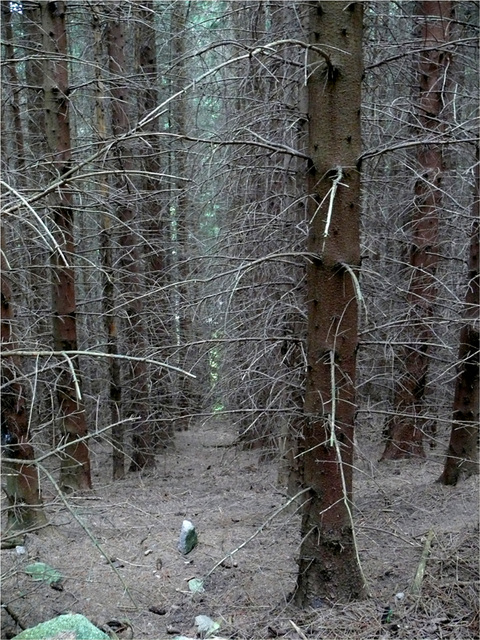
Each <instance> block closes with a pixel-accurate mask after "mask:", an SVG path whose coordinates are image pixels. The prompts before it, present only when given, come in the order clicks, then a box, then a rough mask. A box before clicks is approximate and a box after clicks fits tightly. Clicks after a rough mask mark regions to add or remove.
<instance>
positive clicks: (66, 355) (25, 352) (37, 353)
mask: <svg viewBox="0 0 480 640" xmlns="http://www.w3.org/2000/svg"><path fill="white" fill-rule="evenodd" d="M13 355H16V356H38V357H46V358H48V357H50V356H63V357H64V358H65V359H66V360H67V361H69V360H70V356H93V357H94V358H116V359H117V360H128V361H130V362H132V361H133V362H148V363H149V364H154V365H156V366H157V367H163V368H164V369H171V370H172V371H177V372H178V373H181V374H182V375H184V376H187V377H188V378H196V376H195V375H194V374H193V373H190V372H189V371H185V369H181V368H180V367H175V366H173V365H172V364H167V363H166V362H160V361H159V360H154V359H153V358H137V357H135V356H125V355H122V354H113V353H105V352H103V351H76V350H72V351H35V350H31V351H29V350H25V349H13V350H11V351H2V352H0V357H3V358H7V357H9V356H13Z"/></svg>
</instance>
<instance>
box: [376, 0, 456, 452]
mask: <svg viewBox="0 0 480 640" xmlns="http://www.w3.org/2000/svg"><path fill="white" fill-rule="evenodd" d="M419 4H420V15H421V18H422V20H423V22H422V45H423V48H424V50H423V51H422V52H421V53H420V60H419V80H420V97H419V105H418V107H419V108H418V115H417V122H418V124H419V131H418V135H419V136H420V137H426V136H427V135H430V136H431V137H434V136H435V135H438V134H439V133H441V132H442V131H443V128H444V126H443V122H442V117H441V116H442V111H443V108H444V97H445V78H446V73H447V69H448V66H449V54H448V52H446V51H445V49H442V48H435V47H436V46H437V45H440V46H441V45H442V44H444V43H445V42H448V38H449V31H450V16H451V11H452V7H451V2H448V1H443V2H438V1H437V0H424V1H423V2H421V3H419ZM417 163H418V178H417V181H416V183H415V194H414V207H413V212H412V244H411V249H410V261H409V264H410V268H411V277H410V288H409V291H408V295H407V304H408V305H409V309H410V310H409V317H408V323H409V331H410V338H409V342H410V344H408V345H407V346H406V347H405V348H404V350H403V353H402V354H401V355H400V357H399V362H400V363H401V366H403V374H402V375H401V378H400V380H399V382H398V384H397V386H396V389H395V394H394V403H393V404H394V406H393V415H392V417H391V419H390V420H389V421H388V424H387V444H386V447H385V451H384V453H383V456H382V458H383V459H384V460H387V459H388V460H392V459H400V458H409V457H411V456H424V455H425V452H424V449H423V428H424V425H425V419H424V418H422V405H423V401H424V396H425V392H426V388H427V376H428V368H429V359H430V346H429V345H430V344H431V343H432V342H433V340H434V338H435V334H434V331H433V328H432V320H431V319H432V316H433V312H434V304H435V300H436V297H437V287H436V270H437V264H438V255H439V251H438V246H437V245H438V228H439V219H440V212H441V206H442V176H443V172H444V162H443V154H442V147H441V146H440V145H435V144H425V145H422V146H420V147H419V150H418V154H417Z"/></svg>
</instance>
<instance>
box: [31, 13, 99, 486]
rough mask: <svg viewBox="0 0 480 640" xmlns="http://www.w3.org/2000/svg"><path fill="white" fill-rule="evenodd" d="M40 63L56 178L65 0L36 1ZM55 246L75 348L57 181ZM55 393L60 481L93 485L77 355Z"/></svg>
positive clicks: (63, 165) (60, 346)
mask: <svg viewBox="0 0 480 640" xmlns="http://www.w3.org/2000/svg"><path fill="white" fill-rule="evenodd" d="M40 6H41V15H42V28H43V48H44V53H45V68H44V87H43V88H44V107H45V127H46V139H47V148H48V151H49V154H50V171H51V178H52V179H57V178H58V177H59V176H61V175H63V174H64V173H65V172H66V171H68V169H69V168H70V163H71V147H72V144H71V135H70V121H69V102H70V101H69V98H68V95H69V91H70V88H69V84H68V63H67V34H66V27H65V3H64V2H62V1H58V2H41V3H40ZM50 204H51V211H52V214H53V216H52V217H53V224H54V236H55V239H56V243H57V249H56V251H55V252H54V254H53V256H52V276H53V278H52V279H53V286H52V291H53V342H54V349H55V350H56V351H75V350H77V348H78V347H77V323H76V299H75V272H74V264H73V261H74V256H75V241H74V235H73V231H74V208H73V193H72V191H71V189H70V188H69V187H68V186H65V185H61V184H60V185H59V186H58V189H57V190H56V193H55V194H53V195H52V198H51V203H50ZM56 391H57V399H58V404H59V411H60V417H61V422H62V442H61V444H62V445H66V447H65V448H64V449H63V450H62V453H61V467H60V487H61V489H62V490H64V491H74V490H82V489H89V488H91V486H92V483H91V474H90V459H89V452H88V446H87V443H86V441H85V440H80V441H79V438H83V437H84V436H86V435H87V423H86V417H85V409H84V406H83V400H82V397H81V380H80V368H79V363H78V357H75V356H73V357H71V356H69V364H63V365H62V369H61V372H60V374H59V376H58V378H57V385H56Z"/></svg>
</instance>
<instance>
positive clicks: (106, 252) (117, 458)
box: [92, 5, 125, 480]
mask: <svg viewBox="0 0 480 640" xmlns="http://www.w3.org/2000/svg"><path fill="white" fill-rule="evenodd" d="M102 12H103V11H102V6H101V5H99V6H98V5H97V6H96V7H94V8H93V14H92V31H93V38H94V55H95V62H96V64H95V79H96V82H97V86H96V96H95V121H96V126H97V134H98V137H99V139H100V140H106V139H107V123H106V116H105V99H104V97H105V84H104V81H103V65H102V62H103V53H104V43H103V41H102V29H103V26H104V23H103V21H102V19H101V14H102ZM97 181H98V184H99V196H100V200H101V203H102V205H103V206H102V208H103V211H102V212H101V231H100V259H101V264H102V275H103V297H102V305H103V318H104V322H103V324H104V328H105V333H106V342H107V345H106V346H107V353H108V354H109V355H112V356H115V355H117V354H118V318H117V315H116V313H115V312H114V306H115V272H114V269H113V253H114V247H113V240H112V235H113V225H112V216H111V213H110V211H108V201H109V193H110V187H109V184H108V177H107V176H106V175H99V176H98V178H97ZM108 373H109V378H108V403H109V409H110V420H111V424H112V426H111V431H110V438H111V443H112V477H113V479H114V480H118V479H120V478H123V477H124V476H125V426H124V424H123V422H122V421H121V406H122V404H121V403H122V383H121V368H120V361H119V360H118V358H114V357H113V358H109V359H108Z"/></svg>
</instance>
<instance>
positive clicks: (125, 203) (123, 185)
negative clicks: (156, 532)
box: [106, 2, 155, 471]
mask: <svg viewBox="0 0 480 640" xmlns="http://www.w3.org/2000/svg"><path fill="white" fill-rule="evenodd" d="M122 5H123V3H121V2H116V3H111V4H109V5H106V8H107V9H108V13H109V19H108V23H107V50H108V58H109V71H110V73H111V74H112V78H113V81H112V89H111V97H112V101H111V110H112V111H111V113H112V132H113V135H114V136H115V137H121V136H122V135H123V134H125V133H126V132H127V131H128V130H129V121H128V115H127V111H126V108H127V102H126V95H125V93H126V91H127V89H126V87H125V81H124V75H125V53H124V45H125V33H124V29H123V21H122ZM115 151H116V154H117V164H118V167H119V168H120V169H121V170H122V171H121V172H119V174H118V177H117V178H116V179H115V184H113V185H112V186H113V187H114V189H115V191H114V192H113V191H112V199H114V201H116V203H115V204H116V214H117V216H118V219H119V221H120V223H121V235H120V247H121V266H122V272H123V279H122V290H123V292H124V296H125V298H126V305H125V311H126V315H127V322H126V336H125V337H126V341H127V344H128V348H129V351H130V352H131V353H132V355H135V356H138V355H139V354H140V355H141V354H144V353H145V349H146V342H145V336H144V332H143V322H142V300H141V297H140V294H141V270H140V264H141V260H140V246H139V239H138V237H137V235H136V234H135V232H134V228H135V224H136V211H135V210H134V209H133V207H131V206H130V203H129V200H130V184H129V179H128V177H127V175H128V171H129V169H132V168H133V163H132V156H131V152H130V150H129V148H128V144H127V143H126V142H118V143H117V144H116V148H115ZM129 379H130V389H131V403H130V412H131V413H132V415H133V416H135V417H136V418H137V420H136V423H135V426H134V431H133V434H132V446H133V451H132V456H131V465H130V471H137V470H139V469H144V468H148V467H153V466H154V465H155V456H154V450H153V434H152V429H151V428H150V424H149V421H148V371H147V364H146V363H145V362H143V361H133V362H131V363H130V367H129Z"/></svg>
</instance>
